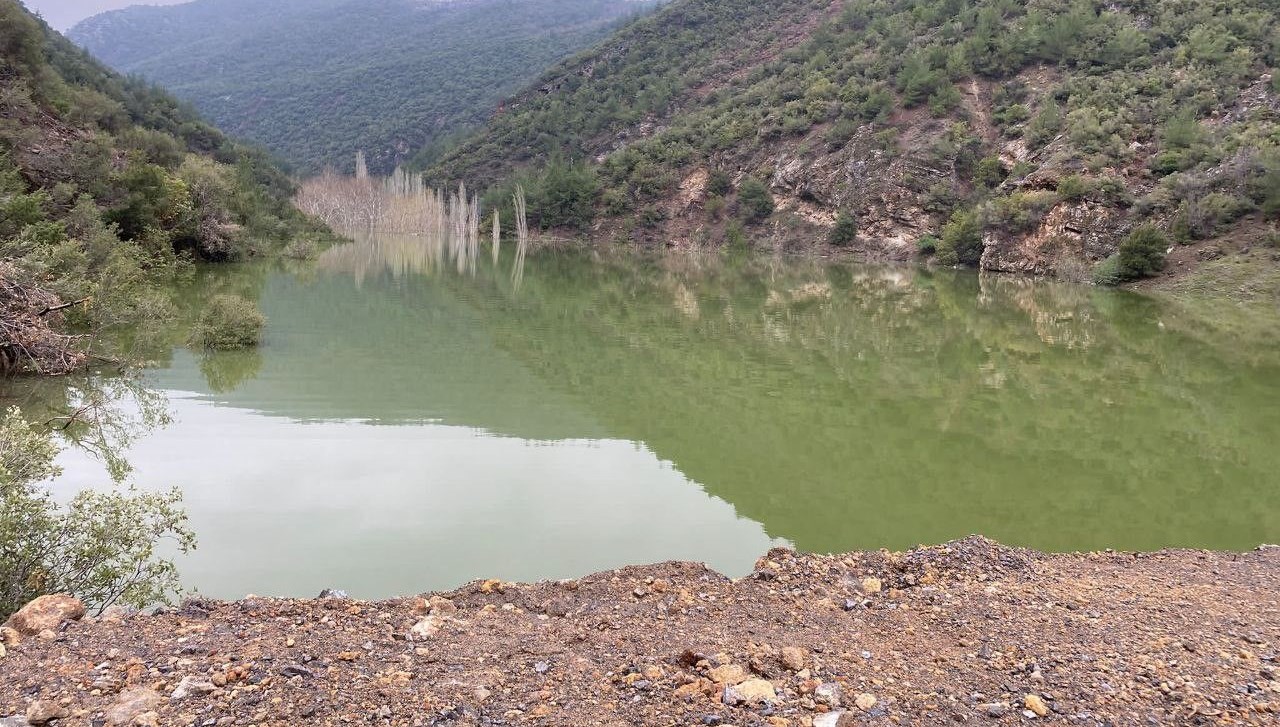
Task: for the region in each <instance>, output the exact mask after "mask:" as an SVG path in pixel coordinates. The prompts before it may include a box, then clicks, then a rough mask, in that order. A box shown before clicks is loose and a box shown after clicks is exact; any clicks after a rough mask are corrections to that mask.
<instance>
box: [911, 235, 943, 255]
mask: <svg viewBox="0 0 1280 727" xmlns="http://www.w3.org/2000/svg"><path fill="white" fill-rule="evenodd" d="M938 242H939V241H938V238H936V237H934V236H933V235H925V236H924V237H922V238H920V239H919V240H916V250H917V251H919V253H920V254H921V255H932V254H934V253H935V252H937V251H938Z"/></svg>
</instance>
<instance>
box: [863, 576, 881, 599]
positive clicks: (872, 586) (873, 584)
mask: <svg viewBox="0 0 1280 727" xmlns="http://www.w3.org/2000/svg"><path fill="white" fill-rule="evenodd" d="M858 585H859V587H860V588H861V589H862V592H863V593H865V594H867V595H868V596H869V595H871V594H873V593H879V592H880V591H881V589H883V588H884V584H882V583H881V582H880V579H879V578H876V577H875V576H867V577H866V578H863V579H862V581H861V583H859V584H858Z"/></svg>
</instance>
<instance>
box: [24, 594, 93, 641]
mask: <svg viewBox="0 0 1280 727" xmlns="http://www.w3.org/2000/svg"><path fill="white" fill-rule="evenodd" d="M82 618H84V603H82V602H81V601H80V599H78V598H74V597H72V596H68V595H66V594H63V593H55V594H52V595H48V596H41V597H39V598H37V599H35V600H34V601H32V602H31V603H28V604H27V605H25V606H23V607H22V608H20V609H18V612H17V613H15V614H13V615H12V616H10V617H9V620H8V621H6V622H5V626H8V627H9V628H11V629H13V630H15V631H17V632H18V633H19V634H22V635H23V636H35V635H37V634H39V633H40V632H41V631H54V630H56V629H57V628H58V627H59V626H61V625H62V622H63V621H79V620H80V619H82Z"/></svg>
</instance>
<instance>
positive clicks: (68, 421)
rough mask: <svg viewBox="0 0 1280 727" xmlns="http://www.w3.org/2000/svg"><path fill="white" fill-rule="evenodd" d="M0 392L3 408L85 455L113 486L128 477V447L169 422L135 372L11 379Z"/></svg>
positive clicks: (161, 400) (160, 396)
mask: <svg viewBox="0 0 1280 727" xmlns="http://www.w3.org/2000/svg"><path fill="white" fill-rule="evenodd" d="M0 391H2V392H3V396H0V403H2V404H3V405H4V406H5V407H6V408H7V407H9V406H17V407H19V408H20V409H22V412H23V416H24V417H25V418H26V419H27V420H28V421H30V422H32V423H34V424H37V425H43V426H46V427H48V428H49V429H51V430H53V431H54V432H55V433H56V434H57V435H58V436H60V437H61V438H63V439H65V440H66V441H67V443H69V444H71V445H72V446H75V447H79V448H81V449H83V450H85V451H87V452H89V453H90V454H91V455H93V456H94V457H96V458H97V459H99V460H101V461H102V463H103V464H104V465H105V466H106V468H107V471H108V472H109V473H110V474H111V477H112V478H113V479H116V480H120V479H123V478H124V477H125V476H126V475H127V474H128V473H129V470H130V466H129V463H128V462H127V461H126V460H125V459H124V454H125V453H126V452H127V451H128V449H129V447H130V445H131V444H132V443H133V442H134V441H135V440H137V439H138V438H140V437H143V436H145V435H147V434H149V433H150V432H152V431H153V430H155V429H157V428H160V427H164V426H167V425H168V424H169V421H170V418H169V400H168V398H167V397H166V396H165V395H164V392H161V391H156V390H154V389H151V388H148V387H147V386H146V385H145V383H144V382H143V380H142V377H141V375H140V374H138V373H136V372H134V373H127V374H123V375H111V376H101V375H97V374H95V375H88V376H75V377H62V378H57V379H49V378H23V379H14V380H11V381H7V382H5V384H4V388H3V389H2V390H0Z"/></svg>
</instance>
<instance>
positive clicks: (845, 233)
mask: <svg viewBox="0 0 1280 727" xmlns="http://www.w3.org/2000/svg"><path fill="white" fill-rule="evenodd" d="M827 239H828V241H829V242H830V243H831V244H832V245H835V246H836V247H847V246H849V245H852V244H853V243H854V242H855V241H857V239H858V218H857V217H854V216H853V215H851V214H849V213H848V212H843V211H842V212H840V214H838V215H836V224H835V226H834V227H832V228H831V234H830V235H829V236H828V238H827Z"/></svg>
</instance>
